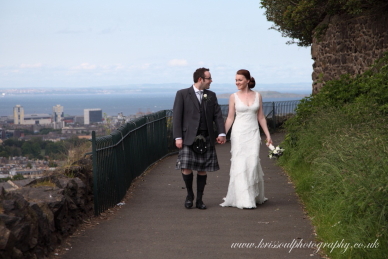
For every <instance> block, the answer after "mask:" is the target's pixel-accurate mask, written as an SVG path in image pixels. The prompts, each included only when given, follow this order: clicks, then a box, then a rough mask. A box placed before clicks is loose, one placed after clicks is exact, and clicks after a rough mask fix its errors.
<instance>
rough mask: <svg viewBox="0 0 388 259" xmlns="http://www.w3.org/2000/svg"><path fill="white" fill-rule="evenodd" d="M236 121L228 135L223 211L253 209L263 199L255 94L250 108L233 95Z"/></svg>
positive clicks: (258, 102) (258, 101) (257, 102)
mask: <svg viewBox="0 0 388 259" xmlns="http://www.w3.org/2000/svg"><path fill="white" fill-rule="evenodd" d="M234 99H235V109H236V118H235V120H234V123H233V128H232V133H231V145H232V148H231V151H230V152H231V155H232V159H231V166H230V180H229V187H228V193H227V195H226V198H224V202H223V203H222V204H220V205H221V206H223V207H228V206H231V207H237V208H240V209H243V208H256V204H261V203H263V202H264V201H265V200H267V198H265V197H264V180H263V176H264V173H263V170H262V168H261V164H260V158H259V151H260V140H261V138H260V130H259V125H258V121H257V111H258V110H259V107H260V100H259V94H258V93H257V92H256V93H255V100H254V102H253V104H252V105H250V106H247V105H246V104H245V103H243V102H242V101H241V100H240V99H239V97H238V95H237V94H236V93H235V94H234Z"/></svg>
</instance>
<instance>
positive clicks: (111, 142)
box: [92, 101, 299, 215]
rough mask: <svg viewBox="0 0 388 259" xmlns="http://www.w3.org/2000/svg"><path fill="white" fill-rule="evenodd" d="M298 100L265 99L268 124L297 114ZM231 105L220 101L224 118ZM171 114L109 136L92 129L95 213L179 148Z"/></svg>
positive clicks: (166, 112)
mask: <svg viewBox="0 0 388 259" xmlns="http://www.w3.org/2000/svg"><path fill="white" fill-rule="evenodd" d="M298 102H299V101H288V102H263V108H264V114H265V116H266V117H267V121H268V124H269V126H271V125H272V127H274V128H276V127H278V125H279V123H280V122H281V121H283V120H285V119H287V118H288V117H289V116H291V115H292V114H294V113H295V108H296V106H297V104H298ZM228 108H229V107H228V105H221V111H222V115H223V117H224V118H225V119H226V117H227V116H228ZM172 115H173V114H172V110H164V111H159V112H156V113H153V114H150V115H145V116H143V117H140V118H137V119H135V120H132V121H130V122H128V123H126V124H125V125H123V126H121V127H120V128H119V129H117V130H115V131H114V132H113V133H111V134H110V135H107V136H102V137H96V134H95V132H94V131H93V132H92V157H93V185H94V186H93V188H94V212H95V215H98V214H100V213H101V212H103V211H105V210H106V209H108V208H111V207H113V206H115V205H116V204H117V203H119V202H120V201H121V200H122V199H123V197H124V196H125V194H126V192H127V190H128V188H129V187H130V185H131V183H132V180H133V179H135V178H136V177H138V176H140V175H141V174H142V173H143V172H144V171H145V170H146V169H147V168H148V167H149V166H150V165H152V164H153V163H155V162H156V161H158V160H159V159H161V158H163V157H164V156H167V155H169V154H172V153H176V152H177V148H176V147H175V141H174V139H173V135H172ZM271 120H272V122H271Z"/></svg>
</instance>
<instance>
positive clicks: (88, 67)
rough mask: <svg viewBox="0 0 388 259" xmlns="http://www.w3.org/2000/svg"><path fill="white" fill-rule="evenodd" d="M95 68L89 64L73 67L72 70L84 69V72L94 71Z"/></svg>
mask: <svg viewBox="0 0 388 259" xmlns="http://www.w3.org/2000/svg"><path fill="white" fill-rule="evenodd" d="M96 68H97V66H96V65H93V64H89V63H82V64H81V65H79V66H76V67H73V68H72V69H84V70H91V69H96Z"/></svg>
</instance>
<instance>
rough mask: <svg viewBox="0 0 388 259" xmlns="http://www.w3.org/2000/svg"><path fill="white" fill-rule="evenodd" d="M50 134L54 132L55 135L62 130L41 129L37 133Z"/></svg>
mask: <svg viewBox="0 0 388 259" xmlns="http://www.w3.org/2000/svg"><path fill="white" fill-rule="evenodd" d="M50 132H55V133H61V132H62V130H61V129H53V128H43V129H41V130H40V131H39V134H42V135H47V134H49V133H50Z"/></svg>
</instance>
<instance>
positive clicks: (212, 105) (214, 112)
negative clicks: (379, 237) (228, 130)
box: [173, 86, 225, 146]
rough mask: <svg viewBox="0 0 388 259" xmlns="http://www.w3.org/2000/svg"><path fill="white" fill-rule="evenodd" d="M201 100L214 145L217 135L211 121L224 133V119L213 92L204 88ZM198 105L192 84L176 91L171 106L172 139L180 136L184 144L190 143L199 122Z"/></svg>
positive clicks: (195, 133)
mask: <svg viewBox="0 0 388 259" xmlns="http://www.w3.org/2000/svg"><path fill="white" fill-rule="evenodd" d="M205 96H206V97H205ZM202 102H205V103H203V104H204V109H205V114H206V116H205V117H206V124H207V128H208V132H209V137H210V144H211V145H212V146H214V144H215V139H216V137H217V136H215V132H214V130H213V129H214V127H213V122H214V124H215V126H216V128H217V131H218V133H225V125H224V119H223V117H222V113H221V109H220V106H219V105H218V101H217V96H216V94H215V93H214V92H212V91H210V90H206V89H205V90H204V91H203V98H202ZM199 105H200V104H199V102H198V99H197V96H196V94H195V91H194V88H193V86H191V87H189V88H185V89H182V90H179V91H178V92H177V93H176V96H175V102H174V108H173V136H174V139H176V138H182V139H183V144H184V145H188V146H189V145H192V144H193V142H194V139H195V137H196V135H197V132H198V127H199V122H200V107H199Z"/></svg>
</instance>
